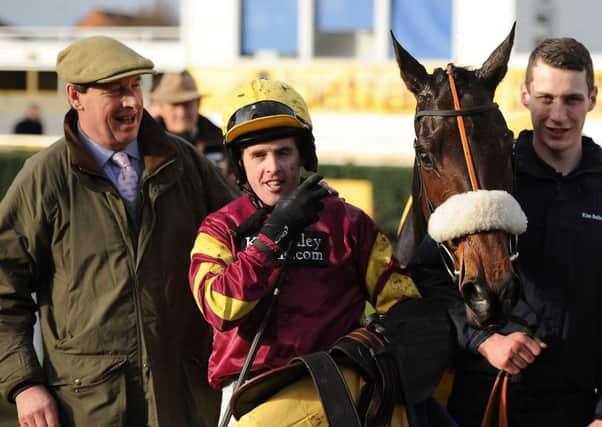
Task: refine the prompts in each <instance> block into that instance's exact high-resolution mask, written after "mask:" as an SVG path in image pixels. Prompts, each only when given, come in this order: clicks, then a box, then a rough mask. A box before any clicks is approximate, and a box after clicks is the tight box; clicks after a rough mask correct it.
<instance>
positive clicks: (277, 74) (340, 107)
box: [190, 60, 602, 132]
mask: <svg viewBox="0 0 602 427" xmlns="http://www.w3.org/2000/svg"><path fill="white" fill-rule="evenodd" d="M439 65H440V64H437V66H439ZM427 69H429V67H428V66H427ZM430 69H431V70H432V66H431V67H430ZM190 71H191V73H192V74H193V75H194V76H195V78H196V79H197V83H198V85H199V87H200V88H201V92H208V93H210V94H211V95H210V96H207V97H205V98H204V99H203V104H202V108H203V110H208V111H222V110H223V107H224V105H223V97H224V94H226V93H229V92H230V91H231V90H232V89H234V88H235V87H237V86H240V85H242V84H244V83H245V82H247V81H249V80H251V79H254V78H258V77H266V78H271V79H279V80H284V81H286V82H288V83H290V84H291V85H292V86H293V87H295V88H296V89H297V90H298V91H299V92H300V93H301V94H302V95H303V96H304V97H305V100H306V101H307V103H308V105H309V109H310V111H311V112H312V113H315V112H342V113H345V112H353V113H381V114H405V115H413V114H414V112H415V108H416V101H415V99H414V96H413V95H412V94H411V93H410V92H409V91H408V90H407V89H406V88H405V86H404V85H403V82H402V81H401V78H400V76H399V69H398V68H397V66H396V65H395V64H393V63H390V64H382V65H371V64H349V63H343V62H338V61H323V62H322V61H320V62H314V63H312V64H299V63H298V62H295V63H292V62H291V63H290V64H287V63H286V61H282V60H281V61H279V63H278V64H274V65H270V66H266V67H259V66H257V65H255V64H253V65H251V64H248V65H247V64H245V63H244V62H242V63H240V64H238V66H236V67H203V68H193V69H191V70H190ZM595 77H596V83H597V85H598V86H600V85H601V84H602V71H597V72H596V75H595ZM523 79H524V70H522V69H521V70H518V69H513V70H509V71H508V73H507V75H506V77H505V78H504V80H503V81H502V83H501V84H500V85H499V86H498V88H497V91H496V96H495V101H496V102H497V103H498V104H499V105H500V108H501V110H502V112H503V113H504V116H505V117H506V120H507V121H508V123H509V126H510V128H511V129H513V130H514V131H515V132H516V131H518V130H520V129H524V128H528V127H530V122H529V115H528V111H527V110H526V108H524V107H523V106H522V104H521V103H520V93H519V89H520V84H521V82H522V81H523ZM588 117H589V118H592V119H596V118H602V109H601V108H599V107H597V108H596V109H595V110H594V111H592V113H591V114H590V115H589V116H588Z"/></svg>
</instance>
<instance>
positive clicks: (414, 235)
mask: <svg viewBox="0 0 602 427" xmlns="http://www.w3.org/2000/svg"><path fill="white" fill-rule="evenodd" d="M417 173H418V172H417V168H416V166H414V177H413V179H412V200H413V202H412V206H411V210H410V212H409V214H408V215H407V217H406V219H405V221H404V222H403V224H401V229H400V230H399V236H398V239H397V244H396V245H395V258H397V260H398V261H399V264H400V265H401V266H402V267H407V265H408V264H409V262H410V260H411V259H412V257H413V256H414V253H415V252H416V248H417V247H418V245H420V243H421V242H422V239H424V236H425V235H426V228H427V227H426V220H425V218H424V214H423V212H422V199H421V197H422V194H421V192H420V185H419V180H418V178H417V176H416V174H417Z"/></svg>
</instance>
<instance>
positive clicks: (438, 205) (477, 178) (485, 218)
mask: <svg viewBox="0 0 602 427" xmlns="http://www.w3.org/2000/svg"><path fill="white" fill-rule="evenodd" d="M514 30H515V26H513V27H512V30H511V32H510V34H509V35H508V37H507V38H506V39H505V40H504V41H503V42H502V43H501V44H500V45H499V46H498V47H497V49H495V50H494V51H493V53H491V55H490V56H489V58H488V59H487V60H486V61H485V62H484V63H483V65H482V66H481V68H480V69H477V70H468V69H465V68H460V67H456V66H454V65H453V64H449V65H448V66H447V68H446V69H442V68H437V69H435V70H434V71H433V73H432V74H428V73H427V72H426V70H425V68H424V67H423V66H422V65H421V64H420V63H419V62H418V61H416V59H414V58H413V57H412V56H411V55H410V54H409V53H408V52H407V51H406V50H405V49H404V48H403V47H402V46H401V45H400V44H399V43H398V42H397V40H395V37H393V46H394V50H395V57H396V59H397V63H398V65H399V69H400V72H401V77H402V79H403V81H404V83H405V85H406V87H407V88H408V89H409V90H410V91H411V92H412V94H413V95H414V96H415V98H416V115H415V119H414V129H415V132H416V139H415V141H414V149H415V158H414V159H415V160H414V168H413V182H412V204H411V208H410V211H409V214H408V215H407V217H406V218H405V220H402V221H403V224H402V227H401V230H400V233H399V239H398V241H397V245H396V250H395V254H396V257H397V259H398V260H399V261H400V263H401V264H402V265H407V264H408V262H409V260H410V258H411V256H412V255H413V254H414V253H415V250H416V248H417V246H418V245H419V244H420V243H421V242H422V240H423V238H424V237H425V235H426V234H427V231H428V234H429V235H430V236H431V237H432V238H433V239H434V240H435V241H436V242H437V245H438V248H439V251H440V254H441V258H442V261H443V263H444V266H445V268H446V270H447V272H448V273H449V275H450V276H451V279H452V280H453V281H455V282H457V284H458V288H459V290H460V292H461V294H462V296H463V299H464V304H465V306H466V313H467V322H468V324H469V325H471V326H473V327H475V328H478V329H497V328H499V327H501V326H503V325H504V324H505V323H506V322H507V320H508V318H509V317H510V313H511V311H512V308H513V307H514V305H515V304H516V303H517V301H518V298H519V295H520V289H519V283H518V280H517V276H516V274H515V272H514V270H513V265H512V264H513V263H512V261H513V260H514V259H516V257H517V256H518V253H517V252H516V236H517V235H518V234H521V233H522V232H524V231H525V230H526V226H527V219H526V216H525V214H524V212H523V211H522V209H521V208H520V206H519V204H518V202H517V201H516V200H515V199H514V198H513V197H512V196H511V195H510V192H511V191H512V183H513V173H512V146H513V135H512V131H511V130H509V129H508V127H507V125H506V121H505V120H504V117H503V115H502V113H501V112H500V110H499V109H498V107H497V105H496V104H494V103H493V97H494V94H495V89H496V87H497V85H498V84H499V82H500V81H501V80H502V78H503V77H504V75H505V74H506V71H507V63H508V59H509V56H510V51H511V49H512V44H513V40H514Z"/></svg>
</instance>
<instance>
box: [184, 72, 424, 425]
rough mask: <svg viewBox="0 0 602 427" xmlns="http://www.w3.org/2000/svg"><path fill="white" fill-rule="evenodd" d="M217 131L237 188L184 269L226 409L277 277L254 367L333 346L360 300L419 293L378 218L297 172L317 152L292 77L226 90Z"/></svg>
mask: <svg viewBox="0 0 602 427" xmlns="http://www.w3.org/2000/svg"><path fill="white" fill-rule="evenodd" d="M222 131H223V134H224V141H225V144H226V147H227V151H228V154H229V157H230V159H231V161H232V164H233V165H234V168H235V169H234V171H235V174H236V177H237V180H238V183H239V185H240V187H241V189H242V191H243V193H244V195H243V196H241V197H240V198H238V199H236V200H234V201H233V202H231V203H229V204H228V205H226V206H225V207H223V208H222V209H220V210H219V211H217V212H215V213H213V214H211V215H209V216H208V217H207V218H205V220H204V221H203V222H202V225H201V227H200V229H199V231H198V234H197V237H196V242H195V244H194V247H193V249H192V252H191V265H190V274H189V279H190V288H191V289H192V292H193V295H194V298H195V300H196V302H197V304H198V307H199V309H200V311H201V313H202V314H203V316H204V317H205V318H206V319H207V321H208V322H209V323H210V324H211V325H212V326H213V334H214V341H213V352H212V354H211V357H210V359H209V382H210V384H211V385H212V386H213V387H214V388H215V389H217V390H220V389H223V391H224V394H223V398H222V415H223V414H224V413H225V412H226V409H227V405H228V402H229V396H230V395H231V393H232V391H233V387H234V381H235V380H236V379H237V377H238V375H239V374H240V372H241V369H242V366H243V362H244V361H245V358H246V357H247V354H248V352H249V348H250V344H251V341H252V340H253V337H254V335H255V334H256V332H257V330H258V328H259V324H260V322H261V320H262V318H263V316H265V313H266V310H267V307H268V306H269V304H270V301H271V298H272V297H271V295H272V294H273V292H274V289H275V287H276V286H277V283H278V281H279V280H282V279H279V277H280V278H282V277H285V279H284V280H283V282H282V284H281V287H280V288H279V289H280V293H279V295H278V300H277V302H276V303H275V304H274V309H273V312H272V315H271V317H270V320H269V322H268V327H267V328H266V330H265V334H264V337H263V339H262V341H261V344H260V346H259V349H258V352H257V355H256V357H255V360H254V362H253V363H252V367H251V376H253V375H256V374H258V373H260V372H263V371H266V370H268V369H270V368H275V367H279V366H282V365H284V364H286V363H287V362H288V361H289V360H290V359H291V358H293V357H295V356H298V355H302V354H307V353H312V352H315V351H320V350H325V349H328V348H329V347H330V346H331V345H332V344H333V343H334V342H335V341H336V340H337V339H338V338H340V337H341V336H343V335H344V334H346V333H348V332H349V331H351V330H352V329H353V328H354V327H357V325H358V324H359V321H360V318H361V317H362V315H363V313H364V306H365V302H366V301H369V302H370V303H371V304H372V305H373V306H374V308H375V309H376V311H377V312H378V313H384V312H386V311H388V310H389V308H390V307H392V306H393V305H395V304H397V303H398V302H400V301H403V300H405V299H408V298H416V297H418V296H419V294H418V292H417V290H416V287H415V285H414V283H413V281H412V279H411V278H410V277H408V276H407V275H406V274H405V273H404V271H402V270H401V269H400V267H399V265H398V263H397V262H396V261H395V259H394V258H393V257H392V254H393V249H392V246H391V244H390V242H389V241H388V239H387V238H386V237H385V236H384V234H383V233H382V232H381V231H380V230H379V229H378V227H377V226H376V224H375V223H374V221H372V219H370V217H368V215H366V214H365V213H364V212H362V211H361V210H360V209H358V208H356V207H354V206H352V205H350V204H348V203H346V202H345V201H344V200H343V199H341V198H340V197H339V196H338V194H337V193H336V192H335V191H334V190H332V189H329V188H328V187H327V186H326V185H323V184H320V180H321V177H319V176H318V175H316V174H313V175H310V176H309V177H307V178H303V177H302V170H303V169H305V170H306V171H309V172H311V171H316V170H317V165H318V159H317V157H316V150H315V144H314V137H313V132H312V122H311V118H310V115H309V111H308V109H307V106H306V104H305V101H304V100H303V98H302V97H301V96H300V95H299V94H298V93H297V92H296V91H295V89H293V88H292V87H291V86H290V85H288V84H286V83H284V82H280V81H276V80H265V79H259V80H253V81H251V82H250V83H249V84H247V85H245V86H244V87H242V88H240V89H238V90H236V91H234V92H233V93H232V95H231V97H230V101H229V103H228V107H227V110H226V111H225V112H224V116H223V127H222ZM283 270H286V271H285V273H283ZM278 286H280V285H278Z"/></svg>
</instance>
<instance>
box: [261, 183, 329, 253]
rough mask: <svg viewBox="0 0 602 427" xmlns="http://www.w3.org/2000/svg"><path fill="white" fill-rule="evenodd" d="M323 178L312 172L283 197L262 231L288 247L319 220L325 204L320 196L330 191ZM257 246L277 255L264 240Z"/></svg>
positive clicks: (284, 246) (284, 248)
mask: <svg viewBox="0 0 602 427" xmlns="http://www.w3.org/2000/svg"><path fill="white" fill-rule="evenodd" d="M321 180H322V177H321V176H320V175H317V174H312V175H310V176H309V177H308V178H307V179H306V180H305V181H303V182H302V183H301V185H299V186H298V187H297V188H296V189H295V190H294V191H293V192H291V193H290V194H289V195H287V196H284V197H283V198H282V199H280V201H278V203H276V206H274V210H273V211H272V215H270V217H269V218H268V219H267V220H266V221H265V224H264V225H263V227H261V230H260V231H259V232H260V233H261V234H264V235H265V236H267V237H268V238H269V239H270V240H271V241H273V242H274V243H276V244H277V245H278V246H279V247H280V248H281V249H282V250H287V249H288V247H289V245H290V243H291V242H292V241H293V240H294V239H295V238H296V237H297V235H298V234H299V233H300V232H301V231H302V230H303V229H304V228H305V227H307V226H308V225H310V224H312V223H314V222H316V221H317V220H318V212H319V211H320V210H321V209H322V208H323V207H324V205H323V204H322V202H321V201H320V199H321V198H322V197H325V196H326V195H327V194H328V189H326V188H325V187H323V186H322V185H320V184H319V183H320V181H321ZM256 242H257V241H256ZM256 246H257V247H258V248H259V249H261V250H263V251H264V252H267V251H269V252H270V253H271V255H272V256H274V255H275V254H273V253H272V251H271V250H270V249H269V248H266V247H265V245H263V244H257V245H256Z"/></svg>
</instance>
